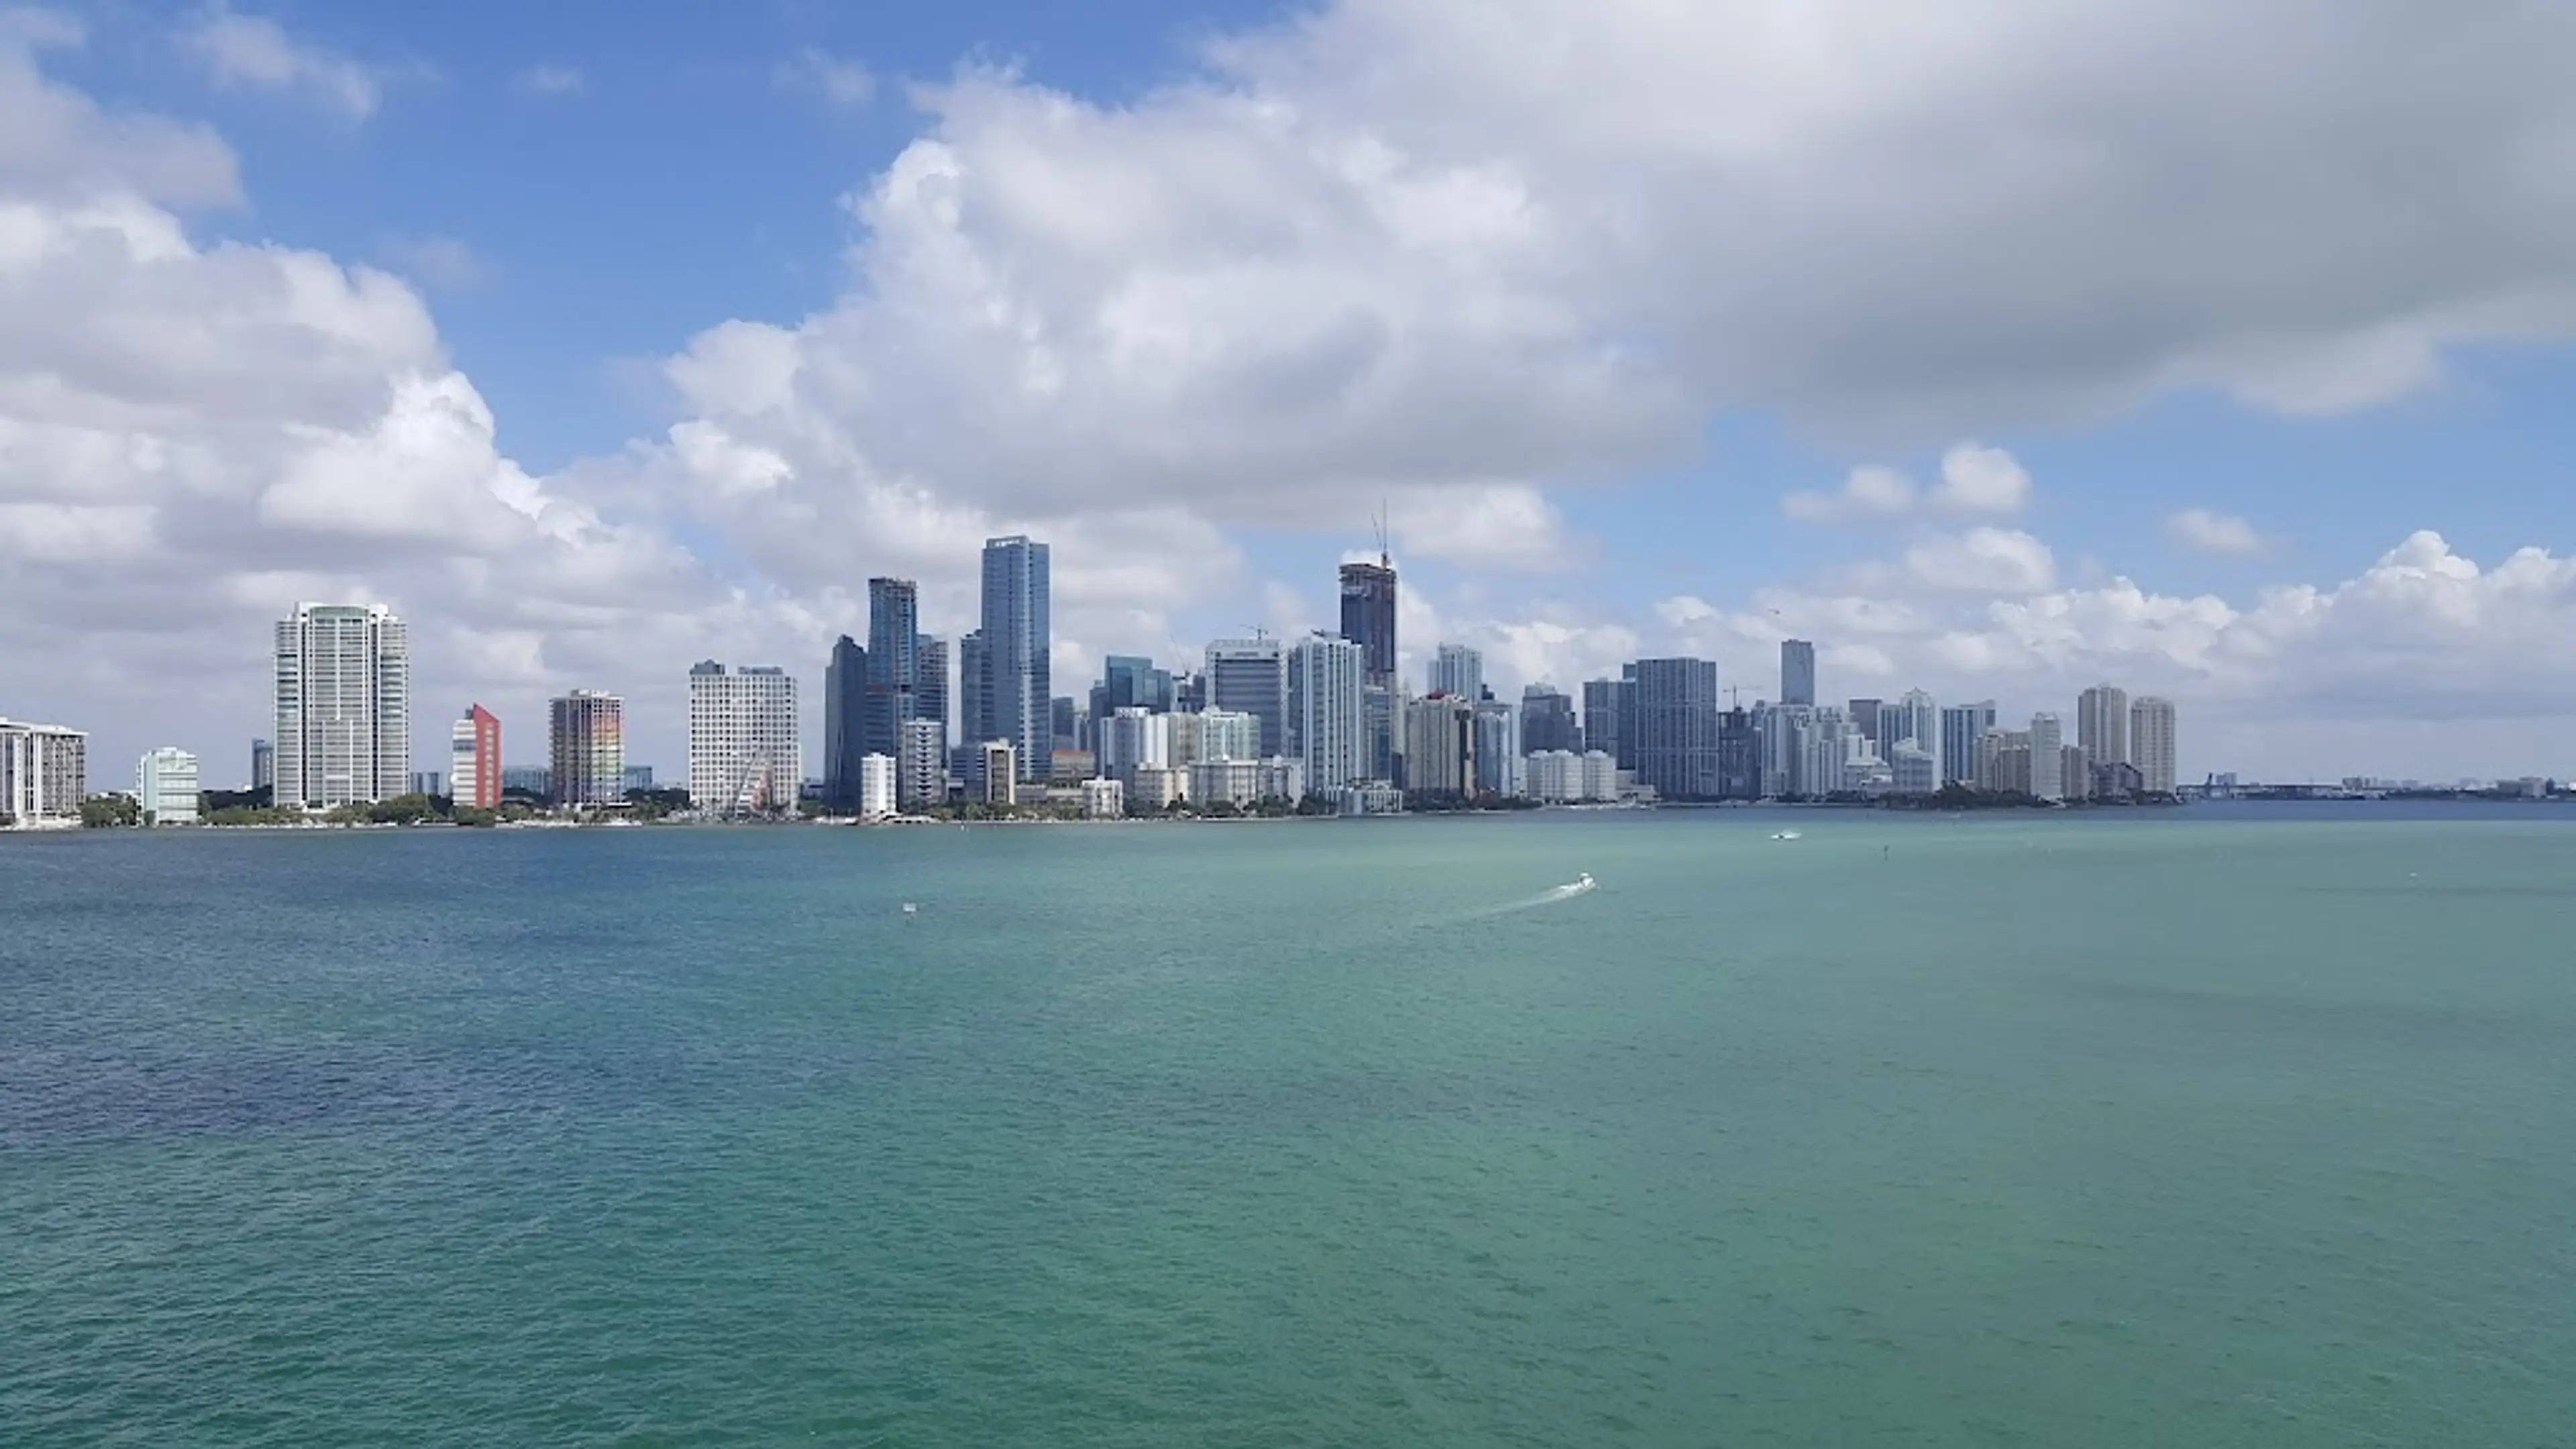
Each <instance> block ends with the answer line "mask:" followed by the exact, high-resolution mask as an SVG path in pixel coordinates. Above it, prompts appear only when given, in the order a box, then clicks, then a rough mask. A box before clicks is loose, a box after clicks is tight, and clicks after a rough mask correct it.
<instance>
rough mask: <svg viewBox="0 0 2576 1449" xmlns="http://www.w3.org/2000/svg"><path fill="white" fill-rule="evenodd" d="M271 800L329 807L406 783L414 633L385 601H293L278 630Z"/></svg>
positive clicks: (398, 789) (372, 798) (394, 791)
mask: <svg viewBox="0 0 2576 1449" xmlns="http://www.w3.org/2000/svg"><path fill="white" fill-rule="evenodd" d="M276 646H277V647H276V650H275V656H274V663H275V689H274V691H273V694H274V698H275V699H276V702H277V731H276V740H277V758H276V770H277V782H276V796H275V800H276V803H277V804H278V805H280V806H284V807H286V808H288V809H306V810H326V809H330V808H332V807H334V806H339V805H349V804H372V803H374V802H376V801H379V800H390V799H392V798H393V797H395V796H396V795H400V794H402V793H403V792H404V791H405V790H406V789H408V788H409V787H410V785H411V636H410V633H409V631H408V630H406V629H405V628H404V626H403V622H402V620H400V619H397V618H395V617H394V615H393V613H392V612H391V611H390V610H388V609H386V608H384V607H383V606H382V605H376V606H373V607H357V606H353V605H343V604H297V605H296V606H295V612H294V613H293V614H292V615H290V616H288V617H287V618H285V619H283V620H280V621H279V623H278V625H277V630H276Z"/></svg>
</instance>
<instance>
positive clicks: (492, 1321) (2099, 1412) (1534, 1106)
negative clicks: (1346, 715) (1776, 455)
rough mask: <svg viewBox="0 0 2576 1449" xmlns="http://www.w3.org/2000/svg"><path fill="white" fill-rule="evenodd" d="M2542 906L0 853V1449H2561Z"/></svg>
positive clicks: (2203, 868) (2565, 1340)
mask: <svg viewBox="0 0 2576 1449" xmlns="http://www.w3.org/2000/svg"><path fill="white" fill-rule="evenodd" d="M1784 822H1791V823H1794V824H1795V826H1796V828H1798V829H1800V830H1802V831H1804V832H1805V835H1806V838H1805V839H1803V840H1800V841H1797V842H1794V843H1783V842H1774V841H1771V840H1769V839H1768V836H1769V834H1770V832H1771V831H1773V830H1776V829H1779V828H1782V825H1783V823H1784ZM1578 871H1589V872H1591V873H1592V874H1593V875H1594V876H1596V877H1597V878H1598V880H1599V882H1600V885H1599V889H1598V890H1596V891H1594V892H1592V893H1590V894H1587V895H1580V896H1575V897H1573V898H1570V899H1564V900H1555V901H1540V900H1538V898H1539V897H1541V896H1542V895H1543V894H1544V893H1545V892H1547V891H1548V889H1549V888H1550V887H1552V886H1554V885H1557V884H1559V883H1561V882H1564V881H1567V880H1569V879H1571V878H1572V877H1573V876H1574V875H1575V874H1576V873H1577V872H1578ZM905 901H913V902H917V903H918V904H919V907H920V909H919V912H918V914H916V915H913V916H910V917H907V916H905V915H903V914H902V913H901V912H900V910H899V906H900V903H902V902H905ZM2571 928H2576V819H2562V818H2559V817H2554V816H2552V815H2550V814H2547V813H2543V812H2538V811H2533V812H2528V813H2525V812H2514V811H2502V810H2499V811H2495V812H2493V813H2491V814H2488V815H2485V816H2482V817H2480V818H2476V819H2461V820H2441V819H2399V818H2382V817H2381V816H2380V815H2378V814H2362V813H2357V812H2356V813H2349V814H2345V815H2338V816H2332V817H2328V818H2324V819H2316V818H2306V817H2301V816H2298V815H2294V814H2287V813H2266V812H2262V811H2257V810H2236V811H2210V810H2198V811H2191V812H2176V813H2174V814H2172V815H2164V816H2135V817H2133V816H2120V817H2107V816H2106V817H2096V818H2068V819H2037V818H2012V819H2005V818H1996V819H1971V820H1964V821H1952V820H1946V819H1926V820H1914V819H1901V818H1889V817H1884V816H1873V815H1857V814H1855V815H1843V814H1835V813H1825V812H1810V813H1804V814H1800V815H1795V816H1762V815H1755V814H1749V813H1747V814H1732V813H1704V814H1684V813H1678V812H1676V813H1666V814H1644V815H1639V814H1631V815H1594V816H1590V817H1580V818H1578V817H1565V816H1560V817H1554V818H1546V819H1507V820H1484V821H1434V820H1424V821H1403V822H1384V823H1364V822H1363V823H1349V824H1338V823H1324V824H1292V825H1246V826H1201V827H1165V826H1152V827H1136V828H1063V829H979V830H971V831H957V830H913V831H877V832H860V831H821V830H766V831H764V830H743V831H722V830H705V831H684V830H636V831H588V832H564V831H530V832H487V833H459V832H436V833H432V832H410V833H397V832H376V833H357V834H352V833H331V834H316V835H310V836H303V835H256V834H239V833H234V834H220V835H218V834H198V835H163V836H155V837H140V836H134V835H122V836H101V835H89V836H78V837H69V838H53V839H8V840H0V1441H5V1442H7V1443H9V1444H12V1445H17V1444H33V1445H55V1444H93V1443H96V1444H134V1445H169V1444H207V1445H233V1444H241V1445H248V1444H263V1445H265V1444H287V1445H345V1444H378V1443H384V1444H391V1443H419V1444H501V1443H508V1444H586V1443H608V1442H614V1443H633V1444H771V1443H816V1444H885V1445H1005V1444H1063V1445H1201V1444H1230V1445H1306V1444H1333V1445H1389V1446H1397V1445H1403V1446H1414V1445H1438V1444H1524V1445H1570V1444H1621V1443H1633V1444H1658V1445H1660V1444H1675V1445H1681V1444H1694V1445H1697V1444H1757V1445H1758V1444H1779V1445H1852V1444H1875V1443H1884V1444H1905V1445H1968V1444H1977V1445H1991V1444H2030V1445H2085V1446H2095V1449H2119V1446H2146V1445H2155V1446H2167V1445H2194V1446H2216V1445H2248V1446H2252V1445H2262V1446H2311V1445H2313V1446H2329V1445H2331V1446H2337V1449H2341V1446H2350V1445H2369V1444H2389V1445H2445V1446H2467V1445H2514V1446H2525V1445H2528V1446H2539V1445H2563V1444H2566V1443H2569V1442H2571V1440H2576V1374H2571V1373H2570V1371H2569V1369H2568V1367H2567V1366H2568V1365H2569V1364H2571V1363H2576V1051H2571V1048H2576V951H2571V949H2570V944H2569V943H2570V939H2571Z"/></svg>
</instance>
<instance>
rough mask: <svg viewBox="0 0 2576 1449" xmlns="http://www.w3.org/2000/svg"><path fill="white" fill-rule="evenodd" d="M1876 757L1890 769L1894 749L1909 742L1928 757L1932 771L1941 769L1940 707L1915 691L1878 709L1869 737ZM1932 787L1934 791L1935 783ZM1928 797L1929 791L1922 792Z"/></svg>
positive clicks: (1927, 695) (1936, 783)
mask: <svg viewBox="0 0 2576 1449" xmlns="http://www.w3.org/2000/svg"><path fill="white" fill-rule="evenodd" d="M1873 739H1874V740H1875V742H1876V743H1877V745H1878V757H1879V758H1880V759H1882V760H1885V761H1887V762H1888V764H1889V765H1891V766H1893V765H1894V764H1895V763H1896V747H1897V746H1899V745H1901V744H1904V743H1905V742H1906V741H1907V740H1912V741H1913V742H1914V746H1915V748H1916V749H1919V750H1921V751H1922V752H1923V753H1925V754H1927V755H1930V756H1931V757H1932V768H1933V769H1934V770H1935V771H1938V770H1939V769H1940V767H1941V764H1940V762H1941V704H1940V701H1938V700H1936V699H1934V698H1933V697H1932V696H1931V695H1929V694H1926V693H1924V692H1923V691H1922V690H1919V689H1909V690H1907V691H1905V693H1904V694H1902V695H1900V696H1898V698H1897V700H1896V702H1895V703H1893V704H1884V705H1881V706H1879V709H1878V731H1877V733H1876V734H1875V735H1874V736H1873ZM1934 788H1935V789H1938V788H1939V784H1938V782H1937V781H1936V782H1935V784H1934ZM1924 793H1925V794H1930V793H1931V791H1928V790H1927V791H1925V792H1924Z"/></svg>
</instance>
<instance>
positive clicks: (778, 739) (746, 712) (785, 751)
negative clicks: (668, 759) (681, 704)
mask: <svg viewBox="0 0 2576 1449" xmlns="http://www.w3.org/2000/svg"><path fill="white" fill-rule="evenodd" d="M799 748H800V747H799V744H798V739H797V732H796V681H795V680H794V679H792V678H790V677H789V676H788V673H787V671H786V670H784V669H780V668H778V667H777V666H775V665H745V666H743V667H741V668H739V669H728V668H726V667H725V666H724V665H721V664H718V663H717V662H715V661H714V660H712V659H709V660H706V661H704V662H702V663H699V664H695V665H692V666H691V667H690V669H689V801H690V803H691V804H694V805H695V806H697V807H698V808H699V809H701V810H715V811H734V810H793V809H795V808H796V792H797V788H798V787H799V786H800V785H801V784H803V782H804V779H805V762H804V757H803V755H802V754H801V753H799Z"/></svg>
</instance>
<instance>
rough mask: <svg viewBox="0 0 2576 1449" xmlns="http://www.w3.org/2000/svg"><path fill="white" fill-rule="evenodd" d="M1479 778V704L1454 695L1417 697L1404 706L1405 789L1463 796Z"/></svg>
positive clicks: (1424, 795) (1433, 796) (1421, 794)
mask: <svg viewBox="0 0 2576 1449" xmlns="http://www.w3.org/2000/svg"><path fill="white" fill-rule="evenodd" d="M1475 783H1476V706H1475V703H1474V701H1472V700H1467V699H1463V698H1459V697H1457V696H1455V695H1447V694H1436V695H1433V696H1431V697H1430V698H1428V699H1417V700H1415V701H1414V702H1413V703H1412V704H1411V706H1409V707H1408V708H1407V709H1406V710H1405V712H1404V791H1405V793H1406V794H1407V795H1410V796H1414V797H1416V798H1418V799H1429V800H1462V799H1465V798H1466V797H1467V794H1468V792H1469V791H1470V790H1472V789H1473V788H1474V787H1475Z"/></svg>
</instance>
